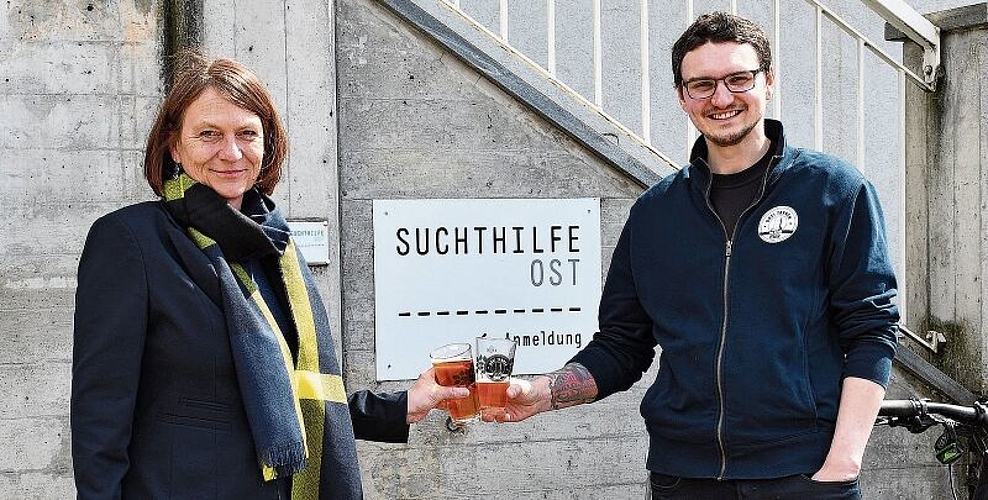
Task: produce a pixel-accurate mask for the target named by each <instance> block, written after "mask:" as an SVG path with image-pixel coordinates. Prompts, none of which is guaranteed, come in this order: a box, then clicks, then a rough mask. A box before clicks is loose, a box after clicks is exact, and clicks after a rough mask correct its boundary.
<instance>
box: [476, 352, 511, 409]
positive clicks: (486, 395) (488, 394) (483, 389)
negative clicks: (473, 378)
mask: <svg viewBox="0 0 988 500" xmlns="http://www.w3.org/2000/svg"><path fill="white" fill-rule="evenodd" d="M516 346H517V343H516V342H515V341H514V340H510V339H498V338H487V337H477V363H476V367H477V404H478V405H479V406H480V414H481V415H482V416H483V417H484V418H485V419H487V420H490V419H496V418H497V417H503V416H504V414H505V411H504V408H505V405H506V404H507V399H508V395H507V391H508V384H510V378H511V370H512V368H514V365H515V347H516Z"/></svg>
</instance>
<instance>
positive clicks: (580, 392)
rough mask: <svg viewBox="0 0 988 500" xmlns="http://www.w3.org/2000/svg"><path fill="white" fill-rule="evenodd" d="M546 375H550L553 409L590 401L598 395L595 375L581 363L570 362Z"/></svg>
mask: <svg viewBox="0 0 988 500" xmlns="http://www.w3.org/2000/svg"><path fill="white" fill-rule="evenodd" d="M546 376H547V377H549V390H550V391H551V393H552V401H551V405H552V409H553V410H558V409H560V408H566V407H567V406H574V405H578V404H583V403H589V402H591V401H593V400H594V398H595V397H597V383H596V382H595V381H594V379H593V375H591V374H590V371H589V370H587V369H586V368H584V366H583V365H581V364H579V363H570V364H568V365H566V366H564V367H563V368H562V369H561V370H558V371H554V372H552V373H547V374H546Z"/></svg>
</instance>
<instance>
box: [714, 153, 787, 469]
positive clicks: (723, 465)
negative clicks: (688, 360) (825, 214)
mask: <svg viewBox="0 0 988 500" xmlns="http://www.w3.org/2000/svg"><path fill="white" fill-rule="evenodd" d="M778 158H779V157H778V156H773V157H772V159H771V160H769V164H768V166H767V167H766V168H765V174H764V175H763V176H762V187H761V190H760V191H759V192H758V196H756V197H755V199H754V201H752V202H751V204H750V205H748V208H745V209H744V210H743V211H742V212H741V215H738V220H737V222H735V224H734V230H733V231H731V234H730V236H728V234H727V226H725V225H724V221H723V220H722V219H721V218H720V216H719V215H717V211H716V210H714V206H713V204H712V203H710V190H711V189H712V187H713V171H712V170H711V169H710V165H709V164H707V162H706V161H705V160H703V159H702V158H699V159H698V161H702V162H703V163H704V164H705V165H706V167H707V171H708V172H709V173H710V180H709V182H707V191H706V193H705V194H704V201H706V203H707V208H708V209H709V210H710V213H711V214H713V216H714V219H717V222H718V223H719V224H720V228H721V230H722V231H723V232H724V238H727V243H726V245H725V249H724V283H723V288H722V291H721V293H722V296H723V299H724V302H723V304H724V319H723V320H722V321H721V326H720V343H719V344H718V346H717V364H716V369H717V377H716V378H717V405H718V408H717V451H719V452H720V472H718V473H717V480H723V479H724V474H725V472H727V449H726V448H725V447H724V416H725V411H724V369H723V363H724V346H725V345H726V344H727V317H728V314H727V306H728V301H727V284H728V278H729V276H730V271H731V251H732V247H733V245H734V238H735V237H736V236H737V233H738V226H740V225H741V219H743V218H744V216H745V215H747V214H748V211H750V210H751V209H752V208H753V207H754V206H755V205H757V204H758V202H760V201H762V197H763V196H765V187H766V186H767V185H768V177H769V174H770V173H771V172H772V167H773V166H774V162H775V161H777V160H778Z"/></svg>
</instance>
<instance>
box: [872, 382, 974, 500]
mask: <svg viewBox="0 0 988 500" xmlns="http://www.w3.org/2000/svg"><path fill="white" fill-rule="evenodd" d="M875 425H887V426H889V427H905V428H906V429H907V430H909V431H910V432H912V433H914V434H919V433H923V432H926V431H927V430H928V429H930V428H931V427H933V426H935V425H939V426H941V427H943V429H944V430H943V434H941V435H940V437H939V438H937V440H936V442H935V444H934V450H935V455H936V458H937V461H939V462H940V463H942V464H944V465H946V466H947V467H948V472H949V473H948V477H949V478H950V492H951V494H952V496H953V498H954V500H957V490H956V488H955V487H954V474H953V464H954V463H955V462H957V461H958V460H959V459H961V458H962V457H963V456H964V455H965V453H967V452H968V451H971V452H973V453H974V456H973V458H972V460H971V461H970V462H969V463H968V466H967V467H968V468H967V474H966V476H967V481H966V483H967V493H968V497H967V498H968V499H969V500H988V460H986V458H988V404H986V402H982V401H978V402H975V403H974V404H972V405H969V406H968V405H954V404H946V403H934V402H932V401H928V400H925V399H899V400H886V401H883V402H882V407H881V409H880V410H879V411H878V419H877V420H876V421H875Z"/></svg>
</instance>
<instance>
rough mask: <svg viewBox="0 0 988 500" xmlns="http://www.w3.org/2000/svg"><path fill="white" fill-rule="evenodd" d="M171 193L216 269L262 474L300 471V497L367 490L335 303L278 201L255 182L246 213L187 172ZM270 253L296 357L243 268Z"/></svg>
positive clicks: (296, 491) (295, 495)
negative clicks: (316, 278) (332, 326)
mask: <svg viewBox="0 0 988 500" xmlns="http://www.w3.org/2000/svg"><path fill="white" fill-rule="evenodd" d="M164 195H165V196H164V198H165V202H166V206H167V207H168V211H169V212H170V213H171V214H172V216H173V217H175V219H176V220H177V221H178V222H179V223H180V224H182V225H183V226H185V227H186V230H187V231H188V234H189V236H190V237H191V239H192V241H194V242H195V243H196V245H198V246H199V248H200V249H201V250H202V251H203V253H205V255H206V257H208V258H209V260H210V261H211V262H212V264H213V266H214V268H215V269H216V274H217V276H218V278H219V281H220V289H221V294H222V298H223V314H224V316H225V318H226V326H227V331H228V333H229V335H230V346H231V349H232V351H233V359H234V365H235V367H236V373H237V381H238V384H239V386H240V391H241V394H242V395H243V402H244V407H245V409H246V411H247V420H248V423H249V424H250V429H251V434H252V436H253V438H254V446H255V449H256V451H257V459H258V463H259V466H260V470H261V474H262V477H263V478H264V480H265V481H270V480H273V479H275V478H279V477H287V476H289V475H291V476H292V499H293V500H297V499H303V500H310V499H311V500H316V499H319V500H323V499H332V500H353V499H360V498H362V497H363V495H362V492H361V486H360V469H359V467H358V464H357V453H356V448H355V444H354V437H353V427H352V424H351V422H350V413H349V408H348V406H347V398H346V392H345V390H344V388H343V379H342V378H340V368H339V365H338V363H337V361H336V353H335V349H334V347H333V339H332V336H331V334H330V331H329V321H328V318H327V315H326V310H325V308H324V307H323V306H322V302H321V300H320V298H319V295H318V292H317V291H316V288H315V284H314V282H313V280H312V277H311V275H309V271H308V268H307V266H305V265H304V261H303V260H302V258H301V255H300V253H299V252H298V251H297V249H296V248H295V244H294V242H293V241H292V239H291V237H290V233H289V230H288V225H287V223H286V222H285V220H284V218H282V216H281V214H280V212H279V211H278V210H277V209H276V208H275V206H274V202H273V201H271V199H270V198H268V197H267V196H264V195H263V194H261V193H259V192H258V191H257V190H255V189H252V190H250V191H248V192H247V193H245V195H244V200H243V213H241V212H239V211H237V210H236V209H234V208H233V207H231V206H230V205H229V204H228V203H227V202H226V200H224V199H223V198H222V197H220V196H219V195H218V194H216V192H215V191H213V190H212V189H211V188H209V187H208V186H206V185H204V184H199V183H197V182H196V181H195V180H193V179H191V178H190V177H188V176H187V175H186V174H184V173H183V174H180V175H179V176H178V177H177V178H175V179H172V180H169V181H167V182H165V188H164ZM245 214H249V215H245ZM261 258H277V261H278V269H279V271H280V277H281V283H280V284H281V285H282V286H283V287H284V291H285V295H286V296H287V298H288V302H289V309H290V312H291V319H292V323H293V325H294V327H295V329H296V333H297V335H298V353H297V362H294V361H293V356H292V352H291V350H290V348H289V347H288V344H287V342H286V341H285V337H284V335H283V334H282V332H281V330H280V329H279V327H278V324H277V322H276V321H275V318H274V316H273V315H272V313H271V309H270V306H269V304H266V303H265V301H264V299H263V298H262V296H261V293H260V291H259V290H258V288H257V284H256V283H255V282H254V280H253V279H252V278H251V276H250V275H249V274H248V273H247V271H246V269H245V268H244V265H243V263H246V262H247V261H251V260H257V259H261ZM273 284H277V283H273Z"/></svg>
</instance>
